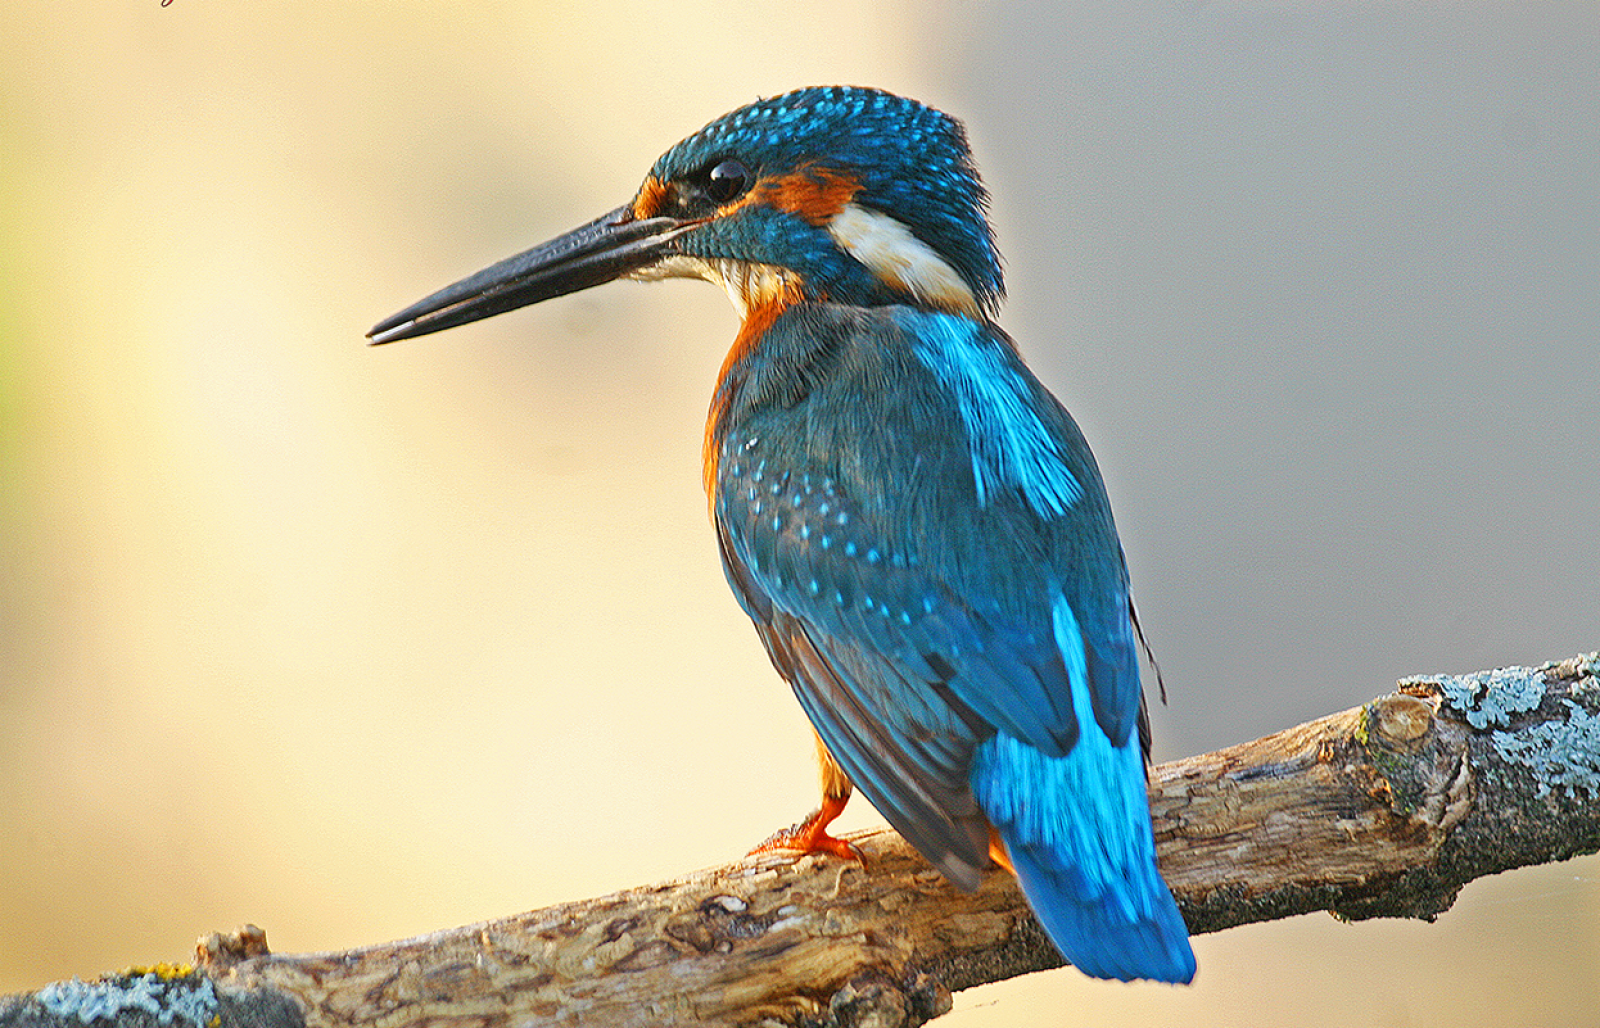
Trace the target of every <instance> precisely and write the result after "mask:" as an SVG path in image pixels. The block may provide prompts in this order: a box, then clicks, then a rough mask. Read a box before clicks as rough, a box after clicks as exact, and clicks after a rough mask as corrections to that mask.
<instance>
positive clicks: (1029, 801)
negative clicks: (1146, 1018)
mask: <svg viewBox="0 0 1600 1028" xmlns="http://www.w3.org/2000/svg"><path fill="white" fill-rule="evenodd" d="M1083 727H1084V730H1083V731H1082V734H1081V735H1080V736H1079V739H1078V744H1077V745H1076V746H1074V747H1073V749H1072V751H1071V752H1070V753H1068V754H1067V755H1066V756H1065V757H1056V758H1051V757H1047V756H1045V755H1044V754H1042V753H1040V752H1039V751H1038V750H1036V749H1034V748H1032V747H1031V746H1029V745H1028V744H1027V743H1024V742H1019V741H1018V740H1016V739H1013V738H1011V737H1010V736H1008V735H997V736H995V737H994V738H992V739H990V740H989V741H988V742H986V743H984V744H983V745H982V746H981V747H979V749H978V755H977V756H978V759H977V762H976V763H975V765H974V766H973V769H972V786H973V792H974V793H975V794H976V796H977V798H978V803H979V804H980V805H981V806H982V807H983V809H984V811H985V812H986V813H987V814H988V816H989V820H990V822H991V823H993V824H994V826H995V828H996V829H997V830H998V831H999V833H1000V838H1001V839H1003V840H1004V841H1005V844H1006V849H1007V852H1008V853H1009V854H1010V857H1011V864H1012V866H1013V867H1014V868H1015V869H1016V872H1017V880H1018V881H1019V882H1020V883H1021V885H1022V892H1023V895H1025V896H1027V897H1028V905H1029V906H1031V907H1032V908H1033V912H1034V913H1035V914H1036V915H1038V918H1039V922H1040V923H1041V924H1043V925H1044V930H1045V933H1046V934H1048V935H1049V936H1050V941H1051V942H1054V943H1055V944H1056V948H1057V949H1059V950H1060V951H1061V955H1062V956H1064V957H1066V958H1067V960H1068V961H1070V962H1071V963H1072V964H1073V965H1074V966H1075V967H1077V968H1078V969H1079V970H1080V971H1082V972H1083V973H1085V974H1088V975H1093V976H1094V977H1096V978H1117V979H1120V980H1122V981H1131V980H1132V979H1135V978H1149V979H1153V980H1155V981H1160V982H1188V981H1190V980H1192V979H1193V978H1194V971H1195V962H1194V951H1193V950H1192V949H1190V948H1189V933H1188V929H1187V928H1186V927H1185V925H1184V923H1183V916H1182V915H1181V914H1179V913H1178V905H1177V903H1175V902H1174V901H1173V899H1172V893H1171V892H1170V891H1168V889H1167V885H1166V882H1164V881H1162V880H1161V873H1160V872H1159V871H1157V870H1156V857H1155V841H1154V839H1153V838H1152V836H1151V833H1150V807H1149V802H1148V800H1147V799H1146V797H1145V791H1144V767H1143V757H1142V755H1141V754H1140V752H1139V744H1138V741H1137V739H1130V740H1129V741H1128V743H1127V744H1126V745H1125V746H1121V747H1117V746H1113V745H1111V742H1110V740H1108V739H1107V738H1106V737H1105V735H1104V734H1103V733H1101V732H1100V730H1099V728H1098V727H1097V726H1095V724H1094V722H1093V721H1092V720H1090V721H1089V722H1088V724H1087V725H1084V726H1083Z"/></svg>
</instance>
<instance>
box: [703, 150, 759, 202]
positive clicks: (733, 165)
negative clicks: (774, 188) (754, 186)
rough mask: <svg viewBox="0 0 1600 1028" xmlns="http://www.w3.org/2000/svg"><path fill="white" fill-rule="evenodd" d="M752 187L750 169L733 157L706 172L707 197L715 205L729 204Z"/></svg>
mask: <svg viewBox="0 0 1600 1028" xmlns="http://www.w3.org/2000/svg"><path fill="white" fill-rule="evenodd" d="M749 187H750V169H749V168H747V167H745V166H744V163H743V162H742V161H736V160H734V159H733V158H732V157H729V158H728V159H727V160H724V161H718V162H717V163H716V165H715V166H713V167H712V169H711V170H710V171H708V172H706V196H708V197H710V198H711V200H712V202H713V203H727V202H728V201H729V200H732V199H733V198H734V197H736V196H738V195H739V194H740V193H743V192H744V191H745V190H746V189H748V188H749Z"/></svg>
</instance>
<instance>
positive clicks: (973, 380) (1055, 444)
mask: <svg viewBox="0 0 1600 1028" xmlns="http://www.w3.org/2000/svg"><path fill="white" fill-rule="evenodd" d="M760 355H761V360H760V361H759V362H751V363H750V364H749V366H747V367H743V368H741V367H738V366H736V367H734V368H733V369H731V372H730V375H729V377H728V378H727V379H725V381H724V385H723V391H721V392H719V397H718V404H719V405H720V408H721V416H720V421H719V422H718V423H716V424H715V428H716V430H717V436H716V449H715V451H714V453H713V456H714V458H715V467H714V469H713V514H714V519H715V521H716V525H717V533H718V541H719V545H720V547H721V552H722V558H723V565H724V568H725V570H726V572H727V575H728V579H729V582H730V583H731V584H732V586H733V588H734V591H735V593H736V594H737V595H738V597H739V599H740V602H741V603H742V604H743V606H744V608H745V610H746V612H747V613H749V614H750V616H751V618H752V619H753V620H754V621H755V623H756V626H757V630H758V631H759V632H760V634H761V637H762V639H763V641H764V642H765V644H766V646H767V650H768V652H769V654H771V656H772V659H773V663H774V664H775V665H776V666H777V668H778V670H779V671H780V673H782V674H783V676H784V677H785V678H786V679H787V680H788V681H789V682H790V683H791V685H792V686H793V688H794V690H795V693H796V695H797V696H798V697H799V699H800V702H801V704H802V706H803V707H804V708H805V710H806V713H807V715H808V716H809V717H810V718H811V721H812V724H813V725H814V726H815V727H816V729H817V732H818V734H819V735H820V736H821V737H822V739H823V741H824V742H825V743H826V744H827V746H828V748H829V750H830V752H831V753H832V754H833V756H834V758H835V759H836V760H837V761H838V762H839V763H840V765H841V766H842V767H843V768H844V769H845V771H846V773H847V774H848V775H849V776H850V778H851V780H852V781H854V782H855V784H856V786H857V787H858V788H860V789H861V790H862V791H863V792H864V793H865V794H866V795H867V797H868V798H869V799H870V800H871V801H872V802H873V804H874V805H875V806H876V807H878V809H879V810H880V811H881V812H882V813H883V815H884V816H885V818H886V819H887V820H888V821H889V822H890V823H891V824H892V825H894V827H895V828H896V829H897V830H898V831H900V832H901V834H903V835H904V836H906V838H907V839H908V840H909V841H910V842H911V843H912V844H913V845H915V846H916V847H917V848H918V849H919V850H920V851H922V852H923V853H924V854H925V855H926V856H927V857H928V858H929V859H930V860H931V861H933V862H934V863H935V864H936V865H937V866H938V867H940V868H941V870H943V871H944V872H945V873H946V874H947V875H949V876H950V877H951V878H952V880H954V881H956V882H957V883H958V884H960V885H963V886H964V887H969V888H970V887H972V886H973V885H975V884H976V881H977V875H978V872H979V870H980V869H981V868H983V867H984V866H986V864H987V848H988V828H989V825H990V824H991V823H993V824H994V825H995V827H996V828H997V829H998V830H999V831H1000V832H1001V835H1002V838H1004V839H1005V841H1006V843H1007V845H1008V847H1009V849H1010V850H1011V851H1012V853H1013V858H1014V863H1017V865H1018V871H1019V877H1021V878H1022V880H1023V885H1024V888H1025V890H1028V891H1029V897H1030V900H1031V901H1032V902H1033V904H1034V906H1035V909H1036V910H1037V911H1039V912H1040V914H1041V918H1042V919H1043V920H1044V921H1045V923H1046V927H1047V930H1050V931H1051V935H1052V938H1055V939H1056V941H1057V944H1058V945H1059V946H1061V947H1062V949H1063V951H1064V952H1065V953H1066V954H1067V956H1068V957H1069V959H1073V961H1074V962H1075V963H1078V964H1079V966H1081V967H1083V968H1084V969H1085V970H1088V971H1090V973H1105V974H1109V975H1111V976H1114V977H1124V976H1128V975H1124V974H1123V973H1122V972H1123V971H1124V970H1126V969H1127V968H1129V967H1132V968H1133V970H1132V974H1133V975H1141V974H1148V976H1165V977H1169V978H1170V977H1179V976H1181V971H1182V968H1181V966H1180V967H1178V968H1177V969H1176V970H1175V971H1174V970H1168V971H1165V972H1164V971H1163V969H1160V968H1157V969H1156V971H1155V972H1153V973H1149V972H1145V971H1143V970H1141V968H1144V967H1145V966H1146V963H1145V962H1141V961H1139V960H1138V959H1137V958H1135V960H1134V963H1132V964H1128V963H1127V962H1126V961H1121V958H1116V959H1111V960H1102V961H1101V962H1100V964H1099V965H1098V968H1099V969H1098V970H1097V965H1096V962H1095V961H1096V957H1095V955H1094V954H1093V953H1092V952H1088V951H1087V950H1084V951H1082V952H1074V951H1073V947H1074V946H1077V948H1078V949H1080V950H1082V949H1083V947H1082V946H1078V944H1077V943H1076V941H1074V939H1073V938H1071V937H1072V936H1075V935H1083V934H1085V933H1090V934H1094V933H1100V934H1104V930H1105V924H1103V923H1102V922H1104V923H1122V922H1124V921H1128V920H1129V919H1130V918H1131V919H1132V923H1134V924H1135V925H1137V924H1138V922H1139V921H1140V920H1141V919H1144V920H1149V918H1150V917H1152V916H1159V917H1162V918H1167V919H1168V920H1169V921H1170V920H1175V919H1176V908H1175V907H1172V900H1171V897H1170V895H1169V894H1167V893H1166V890H1165V886H1164V885H1161V884H1160V880H1159V877H1156V876H1155V865H1154V855H1153V844H1151V843H1150V842H1149V836H1150V831H1149V820H1148V816H1149V815H1148V808H1147V807H1146V806H1145V803H1144V792H1143V790H1144V784H1143V781H1144V780H1143V769H1142V757H1141V755H1140V752H1139V750H1140V747H1139V746H1138V744H1137V740H1136V739H1135V736H1136V734H1137V732H1138V725H1139V721H1140V714H1141V710H1142V697H1141V691H1140V686H1139V672H1138V664H1137V651H1136V648H1135V641H1134V634H1133V627H1132V624H1131V622H1130V619H1129V610H1130V608H1129V603H1128V587H1127V574H1126V570H1125V567H1124V564H1123V558H1122V551H1121V548H1120V545H1119V543H1118V542H1117V538H1116V531H1115V528H1114V526H1113V524H1112V520H1111V515H1110V509H1109V506H1108V504H1107V502H1106V498H1105V491H1104V487H1103V484H1102V482H1101V480H1100V475H1099V471H1098V469H1097V468H1096V466H1095V463H1094V458H1093V456H1092V455H1091V454H1090V452H1089V448H1088V446H1087V444H1086V443H1085V442H1084V440H1083V438H1082V435H1081V434H1080V433H1079V431H1078V429H1077V426H1076V425H1075V424H1074V423H1073V422H1072V419H1071V418H1070V417H1069V416H1068V415H1067V413H1066V411H1065V410H1063V409H1062V408H1061V407H1060V405H1059V404H1058V403H1057V402H1056V401H1055V399H1054V398H1053V397H1051V396H1050V394H1049V393H1048V392H1047V391H1046V390H1045V389H1044V388H1043V387H1042V386H1041V385H1040V384H1039V383H1038V382H1037V380H1035V379H1034V378H1033V376H1032V375H1031V374H1030V373H1029V372H1028V371H1027V369H1026V368H1025V367H1024V366H1023V365H1022V363H1021V361H1020V359H1019V358H1018V357H1017V356H1016V354H1015V352H1014V350H1013V349H1012V347H1011V345H1010V343H1009V340H1006V339H1005V338H1004V337H1003V336H1001V335H1000V334H999V333H998V331H997V330H995V329H993V328H991V327H987V326H980V325H977V324H976V323H974V322H971V321H969V320H967V319H964V318H959V317H954V316H949V315H942V314H930V313H922V312H916V311H912V310H909V309H907V308H886V309H876V310H861V309H849V308H842V307H829V306H827V305H816V304H807V305H803V306H801V307H798V308H794V309H791V310H790V311H789V312H788V313H786V314H785V315H784V316H783V317H782V318H780V319H778V321H777V322H776V323H775V324H774V325H773V327H772V328H771V329H770V330H769V332H768V333H767V335H766V336H764V337H763V338H762V340H761V341H760ZM862 397H870V398H871V400H872V402H871V403H868V404H864V403H863V402H862V399H861V398H862ZM886 426H892V430H891V429H890V428H888V427H886ZM1085 736H1091V737H1092V739H1088V740H1086V739H1085ZM1087 741H1093V742H1094V743H1095V746H1093V747H1091V746H1087V745H1085V743H1086V742H1087ZM1102 750H1103V751H1106V752H1109V753H1112V754H1115V755H1122V754H1126V756H1117V757H1116V758H1115V759H1113V760H1111V761H1110V762H1108V761H1107V760H1106V759H1102V758H1103V757H1104V753H1102V752H1101V751H1102ZM1074 754H1076V756H1073V755H1074ZM1119 761H1120V762H1119ZM1100 778H1108V781H1109V782H1110V784H1103V783H1100V782H1099V779H1100ZM1073 795H1077V797H1078V798H1077V799H1074V798H1073ZM1039 797H1046V798H1048V803H1049V807H1048V809H1045V810H1044V811H1043V814H1042V815H1041V814H1040V813H1039V812H1038V811H1037V810H1036V809H1035V807H1034V806H1032V805H1031V804H1033V803H1034V801H1035V800H1036V799H1037V798H1039ZM1030 811H1034V812H1033V813H1031V814H1030ZM1041 817H1042V820H1041ZM1141 819H1142V820H1141ZM1130 820H1131V822H1132V826H1131V827H1128V826H1127V822H1129V821H1130ZM1101 821H1106V822H1108V823H1112V824H1114V825H1117V826H1119V827H1118V828H1117V830H1116V831H1115V832H1114V833H1113V834H1114V835H1115V836H1116V838H1117V839H1123V838H1125V837H1131V838H1133V839H1134V841H1133V842H1132V843H1130V844H1129V845H1127V846H1123V845H1121V844H1120V843H1115V842H1114V843H1113V844H1112V845H1111V848H1110V850H1108V849H1107V847H1106V846H1100V845H1098V844H1092V845H1085V844H1084V840H1085V839H1089V840H1090V842H1091V843H1092V841H1093V840H1092V837H1095V836H1097V835H1098V834H1104V832H1103V828H1104V826H1102V825H1100V824H1099V822H1101ZM1074 824H1075V825H1077V827H1076V828H1073V827H1072V826H1073V825H1074ZM1063 825H1065V826H1066V827H1063ZM1141 833H1142V839H1143V842H1142V843H1140V842H1139V838H1140V837H1141ZM1113 851H1114V852H1113ZM1130 862H1131V864H1130ZM1132 865H1137V866H1135V867H1133V869H1132V870H1130V869H1129V868H1130V866H1132ZM1130 876H1132V877H1134V878H1137V879H1139V880H1140V882H1142V883H1143V884H1142V885H1141V887H1140V888H1137V889H1134V890H1132V893H1131V895H1132V896H1133V899H1132V900H1129V898H1128V895H1129V890H1128V889H1126V888H1122V886H1121V885H1120V884H1119V883H1120V881H1121V880H1122V879H1124V878H1128V877H1130ZM1146 879H1153V880H1154V882H1155V886H1154V891H1152V888H1149V887H1146V886H1148V885H1149V883H1148V881H1146ZM1030 880H1031V885H1032V887H1031V888H1030ZM1035 891H1038V892H1039V893H1040V897H1035V896H1034V892H1035ZM1157 893H1159V895H1157ZM1061 897H1067V898H1072V900H1073V902H1074V903H1077V904H1078V906H1080V907H1082V908H1083V909H1082V911H1077V910H1076V909H1073V910H1068V911H1067V913H1066V914H1058V913H1050V910H1051V909H1052V908H1053V907H1059V906H1061V903H1060V902H1059V899H1060V898H1061ZM1085 897H1087V898H1085ZM1158 900H1164V903H1165V907H1161V906H1160V903H1159V902H1157V901H1158ZM1108 904H1109V906H1108ZM1158 907H1159V908H1160V909H1157V908H1158ZM1167 908H1170V910H1169V909H1167ZM1152 911H1154V913H1152ZM1047 914H1048V915H1049V916H1047ZM1108 919H1109V920H1108ZM1177 925H1178V931H1179V933H1180V934H1179V938H1180V939H1183V936H1182V935H1181V925H1182V922H1181V920H1177ZM1167 927H1169V928H1170V924H1168V925H1167ZM1135 934H1137V931H1136V932H1135ZM1168 934H1170V932H1169V933H1168ZM1064 938H1065V939H1066V941H1064ZM1139 945H1142V943H1140V942H1139V941H1138V940H1137V939H1135V940H1134V941H1132V942H1130V943H1128V944H1126V945H1124V944H1117V947H1116V948H1120V949H1127V948H1128V947H1129V946H1132V947H1133V948H1134V949H1137V948H1138V946H1139ZM1159 945H1160V946H1166V945H1167V944H1166V943H1165V942H1162V943H1160V944H1159ZM1158 948H1159V947H1158ZM1182 948H1183V951H1184V952H1185V953H1186V952H1187V942H1186V940H1185V941H1183V947H1182ZM1190 959H1191V961H1192V958H1190ZM1191 973H1192V968H1191Z"/></svg>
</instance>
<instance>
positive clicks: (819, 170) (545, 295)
mask: <svg viewBox="0 0 1600 1028" xmlns="http://www.w3.org/2000/svg"><path fill="white" fill-rule="evenodd" d="M987 203H988V196H987V194H986V192H985V191H984V188H983V184H982V182H981V180H980V179H979V178H978V172H977V169H976V167H975V166H974V164H973V161H972V152H971V150H970V148H969V147H968V145H967V138H966V133H965V131H964V130H963V129H962V127H961V124H960V122H958V121H956V120H955V119H954V118H952V117H950V116H949V115H947V114H944V113H942V112H940V111H937V110H935V109H933V108H931V107H928V106H926V105H924V104H921V103H918V102H917V101H915V100H908V99H906V98H904V97H899V96H895V95H893V94H891V93H885V92H882V91H880V90H875V89H863V88H858V87H850V86H818V87H812V88H808V89H799V90H796V91H794V92H792V93H785V94H783V95H782V96H776V97H772V98H770V99H766V100H759V101H757V102H755V103H753V104H750V105H749V106H746V107H741V108H739V109H738V110H736V111H733V112H731V113H729V114H726V115H724V116H723V117H721V118H718V119H717V120H716V121H714V122H712V123H711V124H709V125H707V126H706V127H705V128H703V129H701V130H700V131H698V132H696V133H695V134H694V135H692V136H689V137H688V138H687V139H685V140H683V141H682V142H680V143H678V144H677V145H676V146H674V147H672V148H671V149H670V150H668V151H667V152H666V153H665V154H663V155H662V156H661V157H660V158H659V159H658V160H657V161H656V163H655V165H654V167H652V168H651V169H650V174H649V175H647V176H646V178H645V181H644V184H643V185H642V186H641V187H640V189H639V192H638V194H637V195H636V196H635V197H634V199H633V200H632V201H630V202H629V203H627V204H624V205H623V206H621V207H619V208H617V209H616V210H614V211H611V212H610V213H609V214H606V215H603V216H602V217H600V218H598V219H596V220H595V221H593V222H590V223H589V224H588V225H584V226H582V227H581V228H578V229H575V230H574V231H572V232H569V233H567V234H566V235H564V236H560V237H558V238H556V239H553V240H551V241H550V242H548V243H545V244H543V245H541V246H537V247H535V248H534V249H532V250H529V251H527V252H525V253H522V254H519V255H517V256H516V257H512V258H509V259H507V260H504V261H501V262H500V263H498V264H495V265H493V266H492V267H489V268H486V269H485V270H483V271H481V272H479V273H478V274H476V275H473V276H471V277H469V278H467V279H463V280H462V281H460V282H458V283H456V284H455V285H452V286H449V287H447V288H445V289H443V290H440V291H439V292H437V293H434V294H433V295H432V296H429V297H427V298H426V299H424V300H422V301H420V302H419V303H416V304H414V305H412V306H411V307H408V308H407V309H406V310H404V311H401V312H400V313H399V314H396V315H394V316H393V317H391V318H389V319H387V320H385V321H383V322H381V323H379V324H378V325H377V326H376V327H375V328H374V329H373V330H372V332H371V333H370V334H369V335H370V338H371V339H372V341H373V342H374V343H386V342H391V341H393V340H397V339H406V338H410V337H413V336H419V335H426V334H427V333H429V332H437V331H439V330H441V329H445V328H450V327H452V326H455V325H461V324H465V323H467V322H470V321H476V320H478V319H479V318H486V317H489V316H490V315H493V314H499V313H502V312H504V311H508V310H512V309H514V308H517V307H521V306H525V305H527V304H530V303H537V302H539V301H541V300H546V299H550V298H551V297H555V296H560V295H563V294H565V293H570V292H575V291H577V290H579V289H587V288H589V287H590V286H595V285H599V284H601V283H603V282H608V281H611V280H613V279H617V278H638V279H656V278H670V277H693V278H704V279H708V280H710V281H713V282H716V283H718V284H720V285H722V286H723V287H724V288H726V289H727V291H728V294H729V296H730V297H731V298H732V299H733V302H734V304H735V306H736V307H738V308H739V310H740V311H741V313H743V314H746V315H748V314H749V313H750V312H751V311H753V310H755V309H757V308H760V307H765V306H767V305H769V304H774V303H777V304H782V305H787V304H789V303H793V302H796V301H799V300H803V299H804V300H827V301H832V302H836V303H847V304H854V305H860V306H879V305H884V304H910V305H913V306H919V307H924V308H931V309H937V310H944V311H949V312H952V313H958V314H963V315H966V316H968V317H972V318H974V319H978V320H983V319H986V318H989V317H992V316H993V315H994V313H995V312H996V310H997V309H998V307H999V303H1000V300H1001V298H1002V297H1003V295H1004V289H1005V287H1004V283H1003V280H1002V277H1001V271H1000V259H999V254H998V252H997V251H996V249H995V245H994V237H993V233H992V231H991V229H990V227H989V222H988V217H987Z"/></svg>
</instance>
